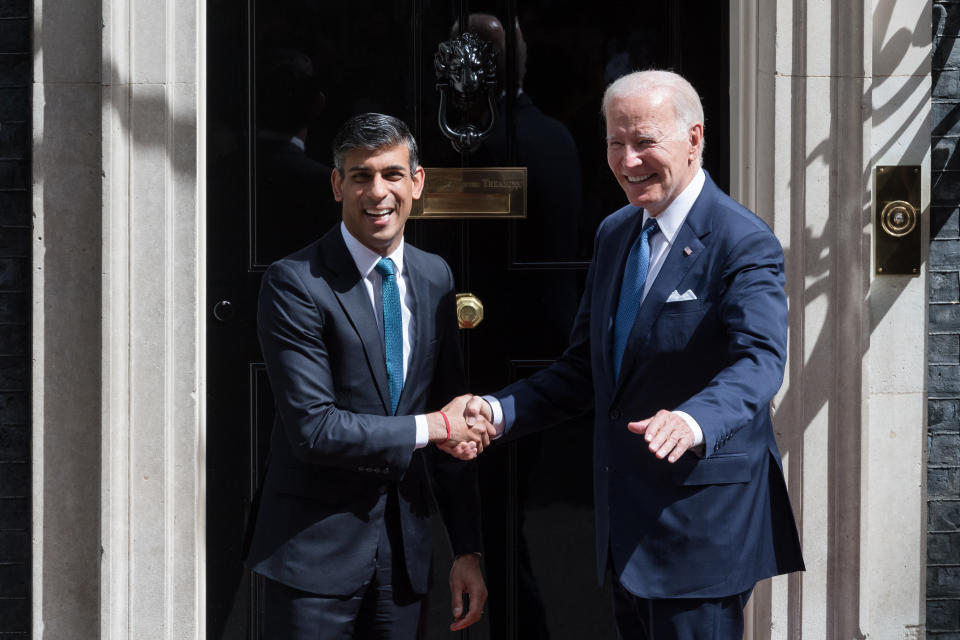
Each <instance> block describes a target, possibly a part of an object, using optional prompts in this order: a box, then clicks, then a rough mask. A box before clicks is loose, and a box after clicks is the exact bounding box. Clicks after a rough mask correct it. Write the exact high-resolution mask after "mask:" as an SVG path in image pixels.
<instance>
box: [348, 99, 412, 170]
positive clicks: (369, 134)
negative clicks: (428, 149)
mask: <svg viewBox="0 0 960 640" xmlns="http://www.w3.org/2000/svg"><path fill="white" fill-rule="evenodd" d="M398 144H406V145H407V149H409V151H410V171H416V170H417V167H418V166H420V156H419V153H418V151H417V141H416V140H415V139H414V138H413V134H412V133H410V129H409V128H408V127H407V125H406V124H405V123H404V122H403V120H401V119H399V118H394V117H393V116H387V115H384V114H382V113H359V114H357V115H355V116H351V117H350V118H348V119H347V121H346V122H344V123H343V125H342V126H341V127H340V130H339V131H337V135H336V136H334V138H333V166H334V167H336V169H337V171H339V172H340V175H341V176H343V161H344V158H345V157H346V155H347V153H349V152H350V151H353V150H354V149H366V150H367V151H374V150H376V149H381V148H383V147H393V146H396V145H398Z"/></svg>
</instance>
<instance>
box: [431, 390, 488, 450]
mask: <svg viewBox="0 0 960 640" xmlns="http://www.w3.org/2000/svg"><path fill="white" fill-rule="evenodd" d="M492 420H493V413H492V411H491V409H490V404H489V403H488V402H487V401H486V400H484V399H483V398H481V397H480V396H474V395H471V394H466V395H462V396H458V397H456V398H454V399H453V400H451V401H450V402H449V403H447V406H445V407H444V408H443V409H441V410H440V411H435V412H434V413H429V414H427V426H428V428H429V433H430V442H432V443H433V444H435V445H436V446H437V448H438V449H440V450H441V451H445V452H447V453H449V454H450V455H452V456H453V457H455V458H459V459H460V460H473V459H474V458H476V457H477V456H478V455H480V454H481V453H482V452H483V450H484V448H486V447H488V446H490V440H491V439H492V438H494V437H496V435H497V431H496V429H495V428H494V426H493V423H492Z"/></svg>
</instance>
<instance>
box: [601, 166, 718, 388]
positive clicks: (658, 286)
mask: <svg viewBox="0 0 960 640" xmlns="http://www.w3.org/2000/svg"><path fill="white" fill-rule="evenodd" d="M715 190H716V186H715V185H714V184H713V182H712V181H711V180H710V176H707V179H706V182H705V183H704V185H703V190H702V191H701V192H700V196H699V197H698V198H697V200H696V201H695V202H694V203H693V207H691V209H690V212H689V213H688V214H687V217H686V219H685V220H684V221H683V224H682V225H681V226H680V229H679V231H678V232H677V236H676V237H675V238H674V240H673V244H672V245H671V246H670V252H669V253H668V254H667V257H666V260H665V261H664V263H663V266H662V267H661V268H660V273H658V274H657V279H656V280H654V282H653V285H652V286H651V287H650V291H648V292H647V295H646V297H645V298H644V299H643V303H642V304H641V305H640V309H639V310H638V311H637V317H636V319H635V320H634V323H633V328H632V329H631V331H630V337H629V338H627V345H626V348H625V349H624V353H623V362H622V363H621V367H620V379H619V380H617V381H616V388H615V391H614V396H616V395H618V394H619V392H620V389H621V387H622V385H623V381H624V380H625V379H626V378H627V377H628V374H629V371H630V369H631V367H632V365H633V361H634V359H635V358H636V356H637V353H638V352H640V351H641V350H643V349H644V348H645V347H646V345H647V342H648V341H649V339H650V333H651V329H652V328H653V324H654V323H655V322H656V321H657V319H658V318H659V317H660V314H661V312H662V311H663V306H664V304H665V303H666V301H667V298H668V297H669V296H670V294H671V293H672V292H673V290H674V289H677V287H678V286H679V285H680V283H681V282H682V281H683V278H684V277H685V276H686V275H687V272H688V271H690V268H691V267H692V266H693V265H694V264H695V263H696V262H697V260H698V259H699V258H700V256H701V255H702V254H703V252H704V249H705V248H706V243H707V236H708V235H709V233H710V228H711V224H710V222H711V221H710V209H711V206H712V203H713V201H714V199H715V197H716V194H715V193H714V192H715ZM687 249H689V252H688V251H686V250H687ZM611 371H612V368H611Z"/></svg>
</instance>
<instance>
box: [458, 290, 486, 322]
mask: <svg viewBox="0 0 960 640" xmlns="http://www.w3.org/2000/svg"><path fill="white" fill-rule="evenodd" d="M457 321H458V322H459V323H460V328H461V329H473V328H474V327H476V326H477V325H478V324H480V323H481V322H483V303H482V302H480V298H478V297H477V296H475V295H473V294H472V293H458V294H457Z"/></svg>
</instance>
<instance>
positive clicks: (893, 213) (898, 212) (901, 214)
mask: <svg viewBox="0 0 960 640" xmlns="http://www.w3.org/2000/svg"><path fill="white" fill-rule="evenodd" d="M880 225H881V226H882V227H883V231H884V232H885V233H886V234H887V235H890V236H893V237H894V238H902V237H903V236H905V235H907V234H908V233H910V232H911V231H913V230H914V229H915V228H916V226H917V210H916V208H915V207H914V206H913V205H912V204H910V203H909V202H906V201H905V200H894V201H892V202H888V203H887V204H886V206H885V207H884V208H883V211H881V212H880Z"/></svg>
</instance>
